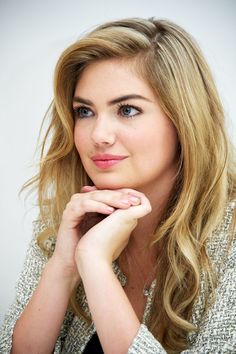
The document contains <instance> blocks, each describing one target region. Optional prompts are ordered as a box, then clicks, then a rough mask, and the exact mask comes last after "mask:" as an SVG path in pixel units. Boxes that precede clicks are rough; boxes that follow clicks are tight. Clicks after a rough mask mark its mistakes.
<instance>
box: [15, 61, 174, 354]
mask: <svg viewBox="0 0 236 354" xmlns="http://www.w3.org/2000/svg"><path fill="white" fill-rule="evenodd" d="M131 94H132V95H133V94H135V95H140V96H142V97H144V98H132V99H131V98H129V99H126V100H122V101H121V102H119V103H120V104H122V105H126V106H125V107H120V106H118V103H113V104H111V103H109V102H110V101H114V100H118V99H119V100H120V97H121V96H124V95H131ZM74 96H75V97H74V104H73V108H74V111H75V129H74V141H75V146H76V148H77V150H78V153H79V155H80V158H81V160H82V163H83V165H84V168H85V169H86V172H87V173H88V175H89V176H90V178H91V180H92V181H93V183H94V186H92V187H91V186H84V187H83V188H82V190H81V192H80V193H77V194H75V195H73V196H72V197H71V200H70V201H69V203H68V204H67V206H66V209H65V210H64V212H63V215H62V221H61V225H60V228H59V231H58V235H57V243H56V248H55V251H54V254H53V256H52V257H51V259H50V260H49V262H48V263H47V265H46V267H45V269H44V271H43V273H42V277H41V280H40V282H39V285H38V287H37V288H36V291H35V292H34V294H33V296H32V298H31V300H30V301H29V303H28V305H27V307H26V309H25V310H24V312H23V314H22V315H21V317H20V318H19V320H18V321H17V324H16V326H15V329H14V333H13V349H12V353H26V352H30V353H44V354H45V353H51V352H52V350H53V348H54V346H55V341H56V338H57V336H58V333H59V330H60V327H61V324H62V321H63V318H64V315H65V312H66V309H67V306H68V302H69V298H70V294H71V291H72V289H73V287H74V286H75V284H76V282H77V281H78V280H79V279H80V278H81V279H82V281H83V285H84V289H85V292H86V296H87V300H88V304H89V308H90V311H91V315H92V318H93V321H94V323H95V326H96V329H97V333H98V336H99V338H100V341H101V344H102V347H103V350H104V352H105V353H112V354H116V353H117V354H118V353H119V354H122V353H126V352H127V351H128V348H129V346H130V345H131V343H132V341H133V338H134V337H135V335H136V333H137V331H138V329H139V327H140V322H141V319H142V313H143V307H144V299H143V296H142V295H141V290H142V287H143V285H144V284H143V282H142V281H140V278H138V276H137V273H138V272H130V268H127V269H125V262H124V261H123V260H124V257H123V255H124V249H125V251H127V253H128V255H129V256H130V265H131V269H135V268H136V265H135V263H132V259H134V258H133V257H134V256H135V258H136V259H138V260H139V262H140V263H139V264H140V265H141V266H142V268H143V272H144V274H149V273H150V271H151V270H152V269H153V266H154V261H155V256H156V252H157V250H156V249H155V248H153V249H152V250H150V249H148V248H147V247H146V245H147V243H148V241H149V239H150V235H151V234H152V232H153V230H154V228H155V226H156V224H157V222H158V218H159V217H160V215H161V212H162V210H163V207H164V206H165V203H166V201H167V198H168V195H169V193H170V191H171V188H172V186H173V184H174V178H175V174H176V164H177V156H176V151H177V145H178V140H177V135H176V131H175V128H174V126H173V124H172V123H171V121H170V120H169V119H168V117H166V115H165V114H164V113H163V112H162V110H161V108H160V106H159V103H158V101H157V98H156V96H155V94H154V92H153V91H152V90H151V88H150V87H149V86H148V84H147V83H146V82H145V81H143V80H142V79H141V78H139V77H138V75H137V74H136V73H135V70H134V68H133V67H132V66H131V65H130V63H127V62H125V61H119V60H108V61H101V62H97V63H94V64H92V65H90V66H88V67H87V68H86V69H85V70H84V72H83V73H82V76H81V77H80V79H79V81H78V83H77V85H76V88H75V94H74ZM78 97H80V99H79V98H78ZM81 98H83V101H84V100H86V104H84V103H82V102H81ZM88 100H89V102H90V103H89V104H88ZM135 107H136V108H135ZM105 153H107V154H115V155H122V156H126V158H125V159H124V160H122V161H121V162H119V163H118V164H117V165H114V166H112V167H110V168H108V169H106V170H104V169H100V168H98V167H97V166H96V165H95V164H94V162H93V161H92V160H91V157H92V156H93V155H96V154H105ZM89 212H98V213H101V214H104V215H107V217H106V218H105V219H103V220H102V221H100V222H99V223H97V224H96V225H94V226H93V227H92V228H90V229H89V231H87V232H86V233H85V234H84V235H83V236H82V235H81V232H80V228H79V225H80V224H81V222H82V220H83V219H84V217H85V215H86V214H87V213H89ZM122 257H123V258H122ZM117 258H118V259H119V262H120V264H121V265H123V270H124V271H125V273H126V274H127V275H128V279H129V280H128V282H127V286H126V287H125V288H124V289H123V288H122V287H121V285H120V283H119V281H118V280H117V278H116V276H115V275H114V273H113V270H112V261H113V260H115V259H117ZM104 279H106V282H104ZM101 284H102V286H101ZM55 303H56V304H57V306H56V311H55ZM140 304H141V305H140ZM42 323H44V325H43V326H42ZM24 333H27V336H25V335H24ZM49 333H50V335H49ZM117 333H119V335H117Z"/></svg>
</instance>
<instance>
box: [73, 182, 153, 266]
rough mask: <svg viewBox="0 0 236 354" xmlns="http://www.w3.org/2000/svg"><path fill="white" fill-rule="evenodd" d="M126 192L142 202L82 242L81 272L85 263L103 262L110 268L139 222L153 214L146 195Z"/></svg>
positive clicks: (118, 213)
mask: <svg viewBox="0 0 236 354" xmlns="http://www.w3.org/2000/svg"><path fill="white" fill-rule="evenodd" d="M123 191H125V192H127V193H129V194H132V196H135V197H136V198H138V199H139V202H137V203H136V205H134V204H133V205H130V206H129V207H128V208H126V209H117V210H115V211H114V212H113V213H111V215H109V216H107V217H106V218H105V219H104V220H102V221H101V222H99V223H98V224H96V225H95V226H93V227H92V228H91V229H90V230H89V231H88V232H87V233H86V234H85V235H84V236H83V237H82V238H81V239H80V241H79V243H78V246H77V249H76V262H77V265H78V268H79V270H80V268H81V267H83V262H84V261H86V259H87V260H88V259H89V260H95V259H96V261H97V260H99V259H100V260H103V261H104V260H105V262H108V263H110V264H111V263H112V261H113V260H115V259H116V258H118V257H119V255H120V253H121V252H122V251H123V249H124V248H125V247H126V245H127V244H128V241H129V237H130V235H131V232H132V231H133V229H134V228H135V227H136V225H137V220H138V219H139V218H141V217H143V216H145V215H147V214H148V213H150V212H151V205H150V202H149V200H148V199H147V198H146V196H145V195H144V194H142V193H140V192H137V191H134V190H132V189H124V190H123Z"/></svg>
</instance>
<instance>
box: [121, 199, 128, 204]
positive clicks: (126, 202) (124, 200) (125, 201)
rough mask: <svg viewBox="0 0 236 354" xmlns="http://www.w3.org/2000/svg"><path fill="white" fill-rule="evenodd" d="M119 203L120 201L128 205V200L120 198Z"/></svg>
mask: <svg viewBox="0 0 236 354" xmlns="http://www.w3.org/2000/svg"><path fill="white" fill-rule="evenodd" d="M120 203H122V204H124V205H130V202H129V200H127V199H122V200H120Z"/></svg>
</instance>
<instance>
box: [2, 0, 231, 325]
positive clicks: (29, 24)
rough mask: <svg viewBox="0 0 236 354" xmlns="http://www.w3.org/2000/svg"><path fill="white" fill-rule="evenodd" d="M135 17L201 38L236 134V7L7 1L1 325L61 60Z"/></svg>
mask: <svg viewBox="0 0 236 354" xmlns="http://www.w3.org/2000/svg"><path fill="white" fill-rule="evenodd" d="M134 16H141V17H150V16H155V17H157V18H168V19H170V20H173V21H175V22H177V23H178V24H180V25H182V26H183V27H184V28H185V29H187V30H188V31H189V32H190V33H192V34H193V35H194V36H195V38H196V39H197V40H198V42H199V43H200V45H201V47H202V49H203V51H204V52H205V55H206V57H207V59H208V61H209V63H210V65H211V67H212V69H213V73H214V75H215V78H216V81H217V84H218V88H219V90H220V93H221V95H222V99H223V103H224V106H225V109H226V113H227V117H228V125H229V129H230V131H231V133H232V132H233V125H232V121H233V120H234V126H236V121H235V119H236V118H235V117H236V100H235V83H236V70H235V63H236V41H235V35H236V31H235V30H236V2H235V1H234V0H231V1H230V0H202V1H201V0H196V1H193V0H183V1H181V0H179V1H175V0H165V1H164V0H161V1H160V0H146V1H137V0H130V1H128V0H119V1H115V0H113V1H112V0H100V1H96V0H94V1H92V0H86V1H78V0H77V1H76V0H67V1H63V0H41V1H30V0H21V1H17V0H15V1H14V0H8V1H0V51H1V54H0V70H1V73H0V77H1V79H0V119H1V129H0V134H1V136H0V151H1V174H0V188H1V189H0V191H1V196H0V217H1V222H0V228H1V232H0V261H1V263H0V279H1V289H0V300H1V301H0V322H1V321H2V317H3V314H4V313H5V312H6V309H7V307H8V305H9V304H10V303H11V301H12V299H13V297H14V284H15V281H16V279H17V276H18V274H19V271H20V269H21V267H22V262H23V259H24V255H25V250H26V247H27V244H28V242H29V239H30V237H31V222H32V220H33V219H34V218H35V216H36V215H37V209H36V208H34V198H31V200H30V201H28V202H27V203H26V204H24V199H22V198H21V199H19V198H18V195H17V194H18V192H19V189H20V187H21V186H22V184H23V182H24V181H25V180H26V179H28V178H29V177H30V176H32V174H33V173H34V171H35V167H31V165H34V164H35V162H36V158H35V156H34V150H35V146H36V139H37V136H38V131H39V127H40V124H41V120H42V117H43V115H44V113H45V111H46V109H47V107H48V105H49V103H50V100H51V98H52V74H53V68H54V66H55V63H56V60H57V58H58V56H59V55H60V53H61V52H62V50H63V49H64V48H65V47H67V46H68V45H69V44H70V43H72V42H73V41H75V40H76V38H77V37H78V36H79V35H80V34H81V33H82V32H83V31H85V30H88V29H89V28H91V27H92V26H94V25H96V24H99V23H101V22H103V21H106V20H111V19H116V18H122V17H134ZM235 141H236V134H235V133H234V142H235Z"/></svg>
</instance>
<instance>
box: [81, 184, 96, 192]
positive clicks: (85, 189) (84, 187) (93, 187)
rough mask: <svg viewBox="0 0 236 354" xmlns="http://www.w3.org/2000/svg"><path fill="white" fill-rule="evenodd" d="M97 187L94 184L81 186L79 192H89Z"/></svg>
mask: <svg viewBox="0 0 236 354" xmlns="http://www.w3.org/2000/svg"><path fill="white" fill-rule="evenodd" d="M96 189H97V188H96V187H95V186H83V187H82V188H81V192H82V193H86V192H91V191H95V190H96Z"/></svg>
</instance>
